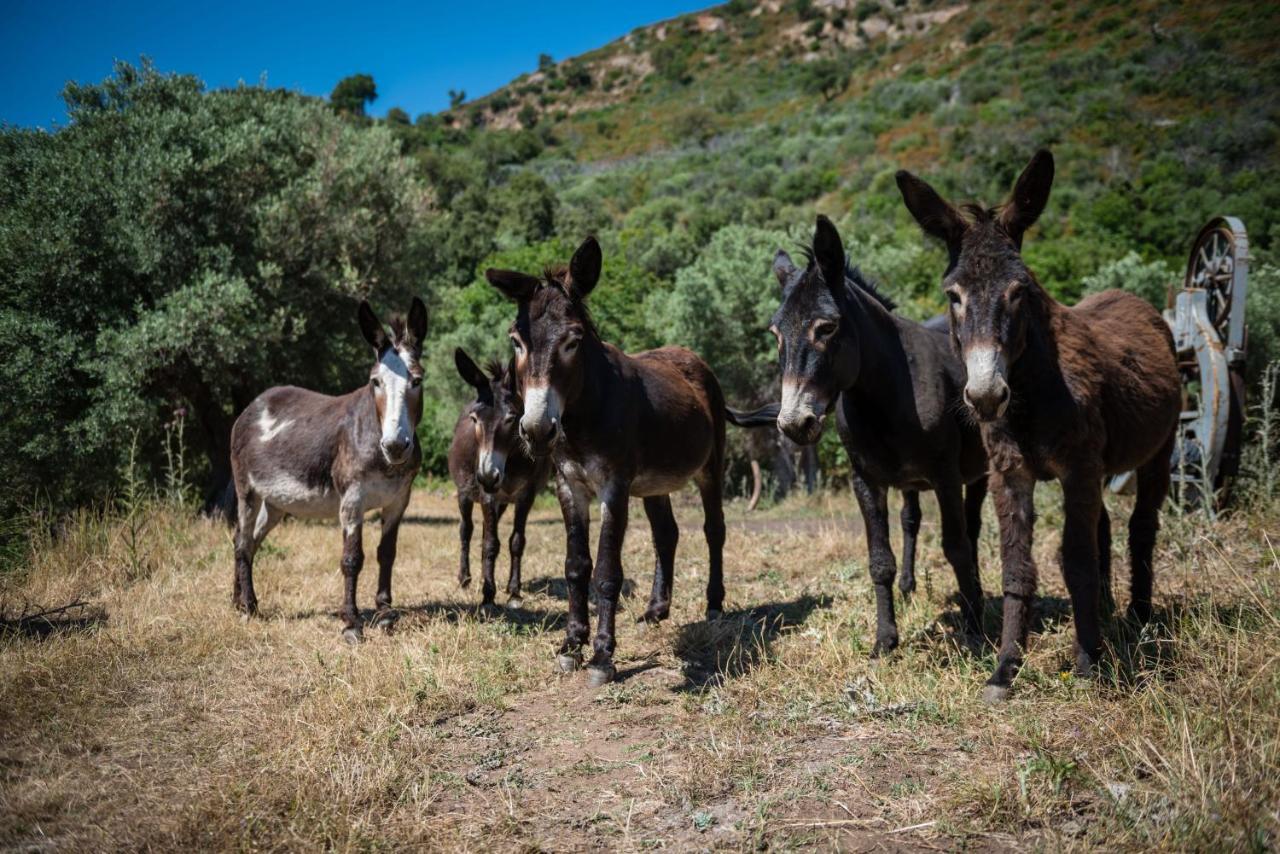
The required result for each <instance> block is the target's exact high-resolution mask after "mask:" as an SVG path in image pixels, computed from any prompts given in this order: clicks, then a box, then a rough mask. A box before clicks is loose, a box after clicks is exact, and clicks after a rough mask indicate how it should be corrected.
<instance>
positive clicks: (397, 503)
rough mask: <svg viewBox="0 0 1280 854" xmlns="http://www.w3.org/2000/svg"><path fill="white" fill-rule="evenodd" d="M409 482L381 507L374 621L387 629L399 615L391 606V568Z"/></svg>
mask: <svg viewBox="0 0 1280 854" xmlns="http://www.w3.org/2000/svg"><path fill="white" fill-rule="evenodd" d="M410 489H411V484H405V488H404V492H403V493H401V494H400V495H398V496H396V497H395V499H394V500H392V502H391V503H390V504H388V505H387V506H386V507H383V508H382V536H381V538H380V539H379V540H378V595H377V598H376V599H374V605H375V606H376V608H377V610H376V611H375V615H374V618H373V620H374V623H375V624H376V625H379V626H382V627H383V628H386V629H389V628H391V626H392V625H393V624H394V623H395V621H396V618H397V617H398V616H399V615H398V614H396V612H395V611H394V610H393V609H392V607H391V568H392V566H393V565H394V564H395V562H396V543H397V542H398V540H399V537H400V520H401V519H403V518H404V511H405V508H407V507H408V506H409V492H410Z"/></svg>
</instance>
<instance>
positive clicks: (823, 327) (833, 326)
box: [813, 320, 840, 338]
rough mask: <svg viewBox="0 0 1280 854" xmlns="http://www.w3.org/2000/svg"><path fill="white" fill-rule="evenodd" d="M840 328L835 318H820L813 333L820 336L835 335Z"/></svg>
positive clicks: (814, 325) (814, 326)
mask: <svg viewBox="0 0 1280 854" xmlns="http://www.w3.org/2000/svg"><path fill="white" fill-rule="evenodd" d="M839 328H840V324H838V323H836V322H835V321H834V320H819V321H818V322H817V323H815V324H813V334H814V335H816V336H818V337H819V338H827V337H829V336H831V335H834V334H835V332H836V330H837V329H839Z"/></svg>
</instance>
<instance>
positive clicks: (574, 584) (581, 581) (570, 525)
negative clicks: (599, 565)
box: [556, 477, 591, 671]
mask: <svg viewBox="0 0 1280 854" xmlns="http://www.w3.org/2000/svg"><path fill="white" fill-rule="evenodd" d="M556 495H557V496H558V497H559V498H560V513H561V515H562V516H564V528H565V558H564V580H565V586H566V588H567V590H568V597H569V618H568V620H567V621H566V623H565V637H564V643H563V644H561V646H560V652H559V654H558V658H557V661H558V663H559V665H560V669H561V670H562V671H570V670H575V669H577V667H578V666H579V665H580V664H581V663H582V651H581V650H582V645H583V644H584V643H586V642H587V635H588V634H589V633H590V625H589V623H588V617H587V587H588V585H589V584H590V583H591V542H590V536H591V504H590V501H591V498H590V496H589V495H588V493H587V491H586V490H585V489H584V488H582V487H581V486H580V485H578V484H570V483H569V482H567V481H566V480H565V479H564V478H563V477H557V478H556Z"/></svg>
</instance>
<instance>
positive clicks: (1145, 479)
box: [1128, 434, 1174, 623]
mask: <svg viewBox="0 0 1280 854" xmlns="http://www.w3.org/2000/svg"><path fill="white" fill-rule="evenodd" d="M1173 440H1174V437H1173V435H1172V434H1171V435H1170V436H1169V440H1168V441H1167V442H1165V444H1164V447H1162V448H1161V449H1160V451H1159V453H1157V454H1156V455H1155V456H1154V457H1152V458H1151V459H1150V460H1149V461H1148V462H1147V463H1146V464H1144V465H1143V466H1141V467H1140V468H1139V469H1138V496H1137V499H1136V501H1135V502H1134V506H1133V515H1132V516H1130V517H1129V567H1130V581H1129V612H1128V616H1129V617H1130V618H1132V619H1135V620H1137V621H1138V622H1139V623H1145V622H1147V621H1148V620H1150V619H1151V588H1152V585H1153V582H1154V578H1155V575H1154V568H1153V566H1152V556H1153V553H1154V552H1155V548H1156V532H1157V531H1159V530H1160V506H1161V505H1162V504H1164V500H1165V498H1166V497H1167V496H1168V495H1169V457H1170V456H1171V455H1172V453H1173Z"/></svg>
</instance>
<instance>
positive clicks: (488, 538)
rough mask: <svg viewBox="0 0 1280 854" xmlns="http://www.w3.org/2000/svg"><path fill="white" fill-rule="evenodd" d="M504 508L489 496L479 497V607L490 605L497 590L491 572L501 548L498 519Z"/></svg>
mask: <svg viewBox="0 0 1280 854" xmlns="http://www.w3.org/2000/svg"><path fill="white" fill-rule="evenodd" d="M506 508H507V505H505V504H501V503H499V502H498V501H497V500H496V499H494V498H492V497H490V496H485V497H484V498H482V499H480V518H481V519H482V520H483V522H484V527H483V531H482V533H481V539H480V572H481V575H482V576H483V578H484V581H483V587H482V596H481V600H480V605H481V607H492V605H493V598H494V595H495V594H496V593H497V592H498V585H497V583H496V582H495V581H494V580H493V572H494V566H495V564H497V562H498V552H499V551H500V550H501V548H502V547H501V546H500V545H499V543H498V520H499V519H501V518H502V511H503V510H505V509H506Z"/></svg>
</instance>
